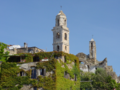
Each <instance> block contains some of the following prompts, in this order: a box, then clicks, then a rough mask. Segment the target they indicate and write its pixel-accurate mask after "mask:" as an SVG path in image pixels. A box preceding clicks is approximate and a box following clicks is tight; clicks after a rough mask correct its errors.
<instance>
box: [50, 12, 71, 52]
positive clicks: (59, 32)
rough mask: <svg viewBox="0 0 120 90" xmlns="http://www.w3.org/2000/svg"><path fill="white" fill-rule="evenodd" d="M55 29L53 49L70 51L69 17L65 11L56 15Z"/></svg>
mask: <svg viewBox="0 0 120 90" xmlns="http://www.w3.org/2000/svg"><path fill="white" fill-rule="evenodd" d="M52 31H53V51H63V52H66V53H69V29H68V28H67V18H66V15H65V14H64V13H63V11H60V12H59V13H58V15H57V16H56V20H55V27H53V29H52Z"/></svg>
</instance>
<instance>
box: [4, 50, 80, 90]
mask: <svg viewBox="0 0 120 90" xmlns="http://www.w3.org/2000/svg"><path fill="white" fill-rule="evenodd" d="M14 63H17V64H16V67H15V66H14V65H11V67H9V68H7V69H5V68H3V71H5V70H7V71H6V72H9V71H11V70H14V69H13V66H14V67H15V68H19V69H17V71H14V72H16V75H15V74H14V77H13V76H12V75H10V76H8V77H7V78H8V79H9V78H10V79H11V78H13V79H16V78H21V79H19V80H20V81H19V82H23V83H22V87H21V88H20V90H67V89H68V90H76V89H79V88H80V76H79V72H80V70H79V60H78V58H77V57H76V56H75V55H72V54H67V53H64V52H40V53H34V54H30V53H25V54H20V55H12V56H10V57H9V59H8V61H7V64H8V65H7V66H9V64H14ZM3 65H4V63H3ZM5 66H6V65H5ZM2 67H4V66H2ZM10 68H12V69H10ZM4 69H5V70H4ZM5 76H6V75H4V73H3V74H2V82H3V83H4V84H5V83H7V84H8V87H11V86H12V85H11V84H10V82H9V81H5V78H6V77H5ZM27 77H29V78H27ZM22 78H27V79H26V80H25V81H27V82H25V81H24V79H23V80H22ZM17 80H18V79H17ZM19 82H17V81H16V82H15V83H16V84H15V86H14V87H16V88H18V87H20V86H19V85H20V83H19ZM24 82H25V83H24ZM28 82H30V83H28ZM26 83H27V84H26ZM4 84H3V87H6V88H8V87H7V86H5V85H6V84H5V85H4ZM9 85H10V86H9Z"/></svg>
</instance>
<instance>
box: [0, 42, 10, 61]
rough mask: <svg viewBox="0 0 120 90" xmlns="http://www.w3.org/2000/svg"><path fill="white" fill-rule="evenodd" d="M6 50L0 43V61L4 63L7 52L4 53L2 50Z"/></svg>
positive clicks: (3, 44)
mask: <svg viewBox="0 0 120 90" xmlns="http://www.w3.org/2000/svg"><path fill="white" fill-rule="evenodd" d="M5 48H7V45H6V44H5V43H2V42H0V61H2V62H5V61H6V59H7V57H5V56H7V55H8V54H9V52H8V51H7V52H4V49H5Z"/></svg>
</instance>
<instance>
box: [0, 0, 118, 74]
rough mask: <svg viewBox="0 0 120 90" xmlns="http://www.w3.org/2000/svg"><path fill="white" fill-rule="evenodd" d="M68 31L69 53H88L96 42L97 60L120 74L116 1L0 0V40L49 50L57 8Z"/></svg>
mask: <svg viewBox="0 0 120 90" xmlns="http://www.w3.org/2000/svg"><path fill="white" fill-rule="evenodd" d="M61 5H62V10H63V12H64V13H65V14H66V16H67V26H68V28H69V30H70V53H72V54H75V55H76V54H77V53H79V52H83V53H85V54H89V41H90V40H91V38H92V35H94V36H93V38H94V40H95V41H96V47H97V49H96V50H97V60H99V61H102V60H103V59H104V58H105V57H107V59H108V65H112V66H113V69H114V71H115V72H116V73H117V75H120V70H119V66H120V0H0V42H4V43H6V44H15V45H21V46H23V43H24V42H26V43H28V46H36V47H38V48H41V49H45V50H46V49H47V51H52V50H53V47H52V43H53V36H52V35H53V33H52V31H51V29H52V28H53V27H54V26H55V17H56V15H57V14H58V13H59V11H60V10H61V8H60V6H61Z"/></svg>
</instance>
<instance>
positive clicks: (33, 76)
mask: <svg viewBox="0 0 120 90" xmlns="http://www.w3.org/2000/svg"><path fill="white" fill-rule="evenodd" d="M31 69H32V72H31V78H32V79H34V78H36V69H35V67H31Z"/></svg>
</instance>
